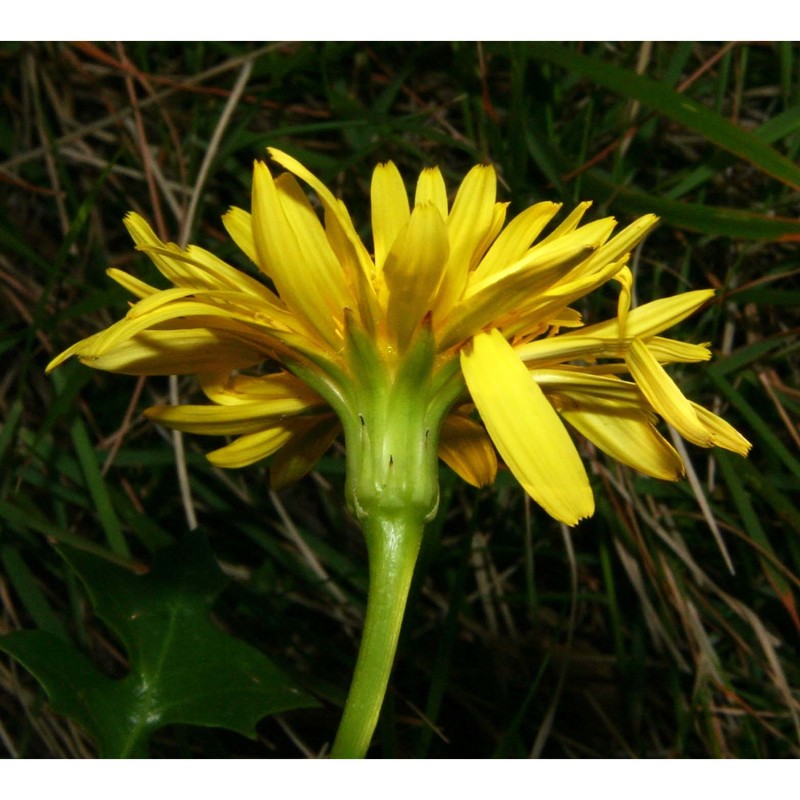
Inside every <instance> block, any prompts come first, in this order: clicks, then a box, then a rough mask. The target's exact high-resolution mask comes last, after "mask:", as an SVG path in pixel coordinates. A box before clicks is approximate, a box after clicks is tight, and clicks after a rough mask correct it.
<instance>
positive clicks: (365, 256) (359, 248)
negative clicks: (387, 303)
mask: <svg viewBox="0 0 800 800" xmlns="http://www.w3.org/2000/svg"><path fill="white" fill-rule="evenodd" d="M267 152H269V154H270V156H272V158H273V160H274V161H276V162H277V163H278V164H280V165H281V166H282V167H283V168H284V169H287V170H289V172H291V173H292V174H293V175H295V176H297V177H298V178H300V180H301V181H303V182H305V183H307V184H308V185H309V186H310V187H311V188H312V189H313V190H314V191H315V192H316V193H317V196H318V197H319V199H320V200H321V201H322V204H323V205H324V206H325V209H326V210H327V211H330V212H331V214H333V215H334V216H335V217H336V219H337V222H338V223H339V225H340V227H341V228H342V230H343V232H344V233H345V236H346V237H347V239H348V241H349V242H350V245H351V247H352V248H353V253H354V255H355V262H356V263H357V264H358V265H359V268H360V269H361V270H362V271H363V273H364V275H367V276H368V275H369V274H370V269H371V265H372V259H370V257H369V253H368V252H367V249H366V247H364V243H363V242H362V241H361V239H360V237H359V235H358V233H357V232H356V229H355V226H354V225H353V222H352V220H351V219H350V215H349V214H348V213H347V208H346V207H345V205H344V203H342V202H340V201H339V200H337V198H336V197H334V195H333V193H332V192H331V190H330V189H328V187H327V186H326V185H325V184H324V183H323V182H322V181H321V180H320V179H319V178H317V177H316V175H314V174H313V173H311V172H310V171H309V170H307V169H306V168H305V167H304V166H303V165H302V164H301V163H300V162H299V161H298V160H297V159H296V158H292V157H291V156H290V155H289V154H288V153H284V152H282V151H281V150H277V149H276V148H274V147H268V148H267Z"/></svg>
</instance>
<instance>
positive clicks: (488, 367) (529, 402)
mask: <svg viewBox="0 0 800 800" xmlns="http://www.w3.org/2000/svg"><path fill="white" fill-rule="evenodd" d="M461 367H462V371H463V373H464V379H465V380H466V383H467V387H468V388H469V391H470V394H471V395H472V399H473V400H474V402H475V405H476V406H477V408H478V411H479V413H480V415H481V418H482V419H483V423H484V425H485V426H486V430H487V431H488V432H489V435H490V436H491V437H492V441H493V442H494V444H495V446H496V447H497V449H498V451H499V452H500V455H501V456H502V457H503V460H504V461H505V462H506V464H507V465H508V467H509V469H510V470H511V472H512V473H513V474H514V476H515V477H516V478H517V480H518V481H519V482H520V484H521V485H522V487H523V488H524V489H525V491H526V492H528V494H530V496H531V497H533V499H534V500H536V502H537V503H539V504H540V505H541V506H542V507H543V508H544V509H545V510H546V511H547V512H548V514H550V515H551V516H553V517H555V518H556V519H558V520H561V521H562V522H565V523H566V524H567V525H574V524H576V523H577V522H578V520H580V519H582V518H584V517H588V516H591V514H592V513H593V512H594V498H593V497H592V490H591V487H590V486H589V480H588V478H587V476H586V471H585V469H584V467H583V464H582V463H581V459H580V456H579V455H578V452H577V450H576V449H575V445H574V444H573V443H572V439H571V438H570V436H569V434H568V433H567V431H566V429H565V428H564V425H563V423H562V422H561V420H560V419H559V417H558V414H557V413H556V411H555V410H554V409H553V407H552V405H551V404H550V402H549V401H548V400H547V398H546V397H545V395H544V394H543V392H542V390H541V389H540V388H539V387H538V386H537V385H536V383H535V382H534V381H533V380H532V379H531V376H530V374H529V373H528V370H527V369H526V368H525V366H524V364H523V363H522V362H521V361H520V360H519V358H518V357H517V355H516V353H515V352H514V350H513V348H512V347H511V345H510V344H508V342H506V340H505V339H504V338H503V336H502V334H501V333H500V332H499V331H497V330H493V331H491V332H490V333H481V334H478V335H477V336H475V337H474V339H473V341H472V343H471V344H470V345H467V346H466V347H465V348H464V349H463V350H462V351H461Z"/></svg>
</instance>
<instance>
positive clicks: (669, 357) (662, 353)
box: [515, 331, 711, 369]
mask: <svg viewBox="0 0 800 800" xmlns="http://www.w3.org/2000/svg"><path fill="white" fill-rule="evenodd" d="M630 345H631V340H629V339H614V338H610V337H609V338H598V337H596V336H584V335H583V334H582V333H581V332H580V331H578V332H576V333H565V334H563V335H560V336H552V337H550V338H547V339H535V340H534V341H532V342H526V343H525V344H521V345H518V346H517V347H516V348H515V349H516V351H517V355H518V356H519V357H520V358H521V359H522V360H523V361H524V362H525V363H526V364H528V366H529V367H531V368H534V367H535V368H537V369H538V368H540V367H544V366H548V365H555V364H558V363H563V362H566V361H574V360H577V359H582V360H586V361H593V360H595V359H598V358H625V356H626V354H627V353H628V350H629V348H630ZM647 346H648V348H649V349H650V352H651V354H652V355H653V357H654V358H655V359H656V360H657V361H659V362H661V363H663V364H667V363H671V362H674V361H678V362H683V363H691V362H698V361H708V359H709V358H711V353H710V351H709V349H708V347H706V345H703V344H692V343H690V342H680V341H677V340H675V339H663V338H661V337H659V336H655V337H653V338H652V339H648V340H647Z"/></svg>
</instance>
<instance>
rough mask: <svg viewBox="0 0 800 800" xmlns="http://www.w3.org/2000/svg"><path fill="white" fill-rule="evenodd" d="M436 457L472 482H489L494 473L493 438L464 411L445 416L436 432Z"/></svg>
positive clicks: (486, 483) (495, 472)
mask: <svg viewBox="0 0 800 800" xmlns="http://www.w3.org/2000/svg"><path fill="white" fill-rule="evenodd" d="M439 458H441V459H442V461H444V463H445V464H447V466H448V467H450V469H452V470H453V472H455V473H456V474H457V475H458V476H459V477H460V478H462V479H463V480H465V481H466V482H467V483H469V484H470V485H471V486H476V487H478V488H480V487H481V486H488V485H489V484H491V483H494V479H495V476H496V475H497V456H496V455H495V452H494V446H493V445H492V440H491V439H490V438H489V437H488V436H487V435H486V431H485V430H484V429H483V427H482V426H480V425H478V423H477V422H474V421H473V420H471V419H470V418H469V417H468V416H466V415H464V414H459V413H457V412H454V413H451V414H449V415H448V416H447V417H446V418H445V421H444V423H443V424H442V430H441V432H440V434H439Z"/></svg>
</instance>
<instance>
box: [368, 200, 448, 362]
mask: <svg viewBox="0 0 800 800" xmlns="http://www.w3.org/2000/svg"><path fill="white" fill-rule="evenodd" d="M448 254H449V244H448V238H447V228H446V226H445V223H444V220H443V219H442V216H441V214H439V211H438V209H437V208H436V207H435V206H433V205H430V204H425V205H419V206H414V211H413V213H412V214H411V219H410V220H409V222H408V225H407V226H406V227H405V229H404V231H403V232H402V233H401V234H400V235H399V236H397V238H396V239H395V242H394V244H393V246H392V249H391V250H390V252H389V254H388V255H387V257H386V263H385V265H384V269H383V272H384V278H385V280H386V288H387V290H388V293H389V298H388V302H387V312H386V313H387V323H388V326H389V333H390V334H391V335H392V336H393V337H394V339H395V340H396V341H397V342H398V344H399V345H400V346H403V345H405V343H406V342H407V341H408V339H409V337H410V336H411V333H412V332H413V330H414V328H415V327H416V325H417V323H418V322H419V321H420V319H422V317H423V316H424V315H425V314H426V313H427V312H428V311H429V310H430V308H431V299H432V297H433V293H434V291H435V290H436V287H437V286H438V285H439V280H440V279H441V277H442V272H443V270H444V268H445V264H446V263H447V257H448Z"/></svg>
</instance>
